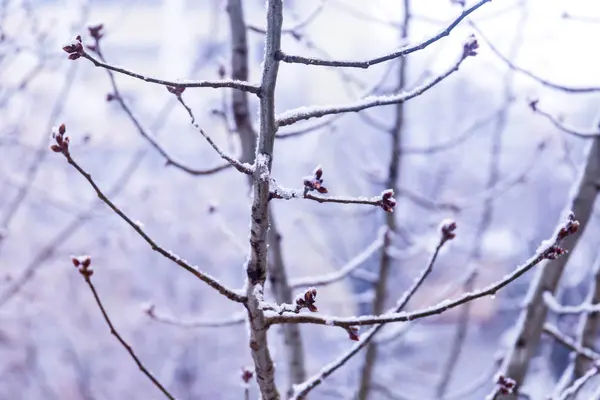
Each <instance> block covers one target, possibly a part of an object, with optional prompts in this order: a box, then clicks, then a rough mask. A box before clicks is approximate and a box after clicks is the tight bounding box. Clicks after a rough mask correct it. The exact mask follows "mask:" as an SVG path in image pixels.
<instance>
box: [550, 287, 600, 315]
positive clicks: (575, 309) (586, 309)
mask: <svg viewBox="0 0 600 400" xmlns="http://www.w3.org/2000/svg"><path fill="white" fill-rule="evenodd" d="M543 299H544V303H546V306H548V308H549V309H550V310H552V312H554V313H556V314H592V313H598V312H600V304H586V303H583V304H580V305H578V306H563V305H562V304H560V303H559V302H558V301H557V300H556V297H554V295H553V294H552V293H551V292H549V291H547V292H544V297H543Z"/></svg>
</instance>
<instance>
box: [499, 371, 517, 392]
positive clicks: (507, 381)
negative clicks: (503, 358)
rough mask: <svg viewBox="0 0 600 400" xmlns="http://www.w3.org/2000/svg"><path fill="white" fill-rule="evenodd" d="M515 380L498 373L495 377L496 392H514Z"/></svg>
mask: <svg viewBox="0 0 600 400" xmlns="http://www.w3.org/2000/svg"><path fill="white" fill-rule="evenodd" d="M516 384H517V383H516V382H515V381H514V379H511V378H507V377H505V376H504V375H501V374H499V375H498V376H497V377H496V385H498V392H499V393H500V394H502V395H509V394H512V393H514V391H515V386H516Z"/></svg>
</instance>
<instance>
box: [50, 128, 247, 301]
mask: <svg viewBox="0 0 600 400" xmlns="http://www.w3.org/2000/svg"><path fill="white" fill-rule="evenodd" d="M65 131H66V129H65V127H64V125H61V126H60V127H59V128H58V131H56V132H53V136H54V139H55V141H56V143H55V144H53V145H52V146H50V148H51V150H52V151H54V152H56V153H61V154H62V155H63V156H64V157H65V159H66V160H67V162H68V163H69V164H70V165H72V166H73V167H74V168H75V169H76V170H77V172H79V174H81V176H83V177H84V178H85V180H87V181H88V183H89V184H90V185H91V186H92V188H93V189H94V191H95V192H96V194H97V195H98V198H99V199H100V200H102V201H103V202H104V203H105V204H106V205H107V206H108V207H110V208H111V209H112V210H113V211H114V212H115V213H116V214H117V215H118V216H119V217H121V218H122V219H123V220H124V221H125V222H127V224H128V225H129V226H131V227H132V228H133V229H134V230H135V231H136V232H137V233H138V234H139V235H140V236H141V237H142V238H143V239H144V240H145V241H146V242H147V243H148V244H149V245H150V247H151V248H152V250H154V251H156V252H158V253H159V254H161V255H162V256H164V257H165V258H168V259H169V260H171V261H173V262H174V263H175V264H177V265H179V266H180V267H182V268H183V269H185V270H186V271H188V272H190V273H191V274H193V275H194V276H195V277H196V278H198V279H200V280H201V281H203V282H204V283H206V284H208V285H209V286H210V287H212V288H213V289H215V290H217V291H218V292H219V293H221V294H222V295H223V296H225V297H227V298H228V299H230V300H233V301H235V302H238V303H243V302H245V301H246V297H245V296H243V295H241V294H239V293H237V292H235V291H233V290H231V289H228V288H227V287H225V286H223V285H222V284H221V283H219V281H218V280H217V279H215V278H213V277H212V276H210V275H208V274H205V273H203V272H200V271H199V270H198V267H196V266H192V265H190V264H189V263H188V262H187V261H186V260H184V259H183V258H181V257H179V256H178V255H176V254H174V253H173V252H171V251H169V250H165V249H164V248H163V247H161V246H159V245H158V244H157V243H156V242H155V241H154V240H153V239H152V238H150V236H148V234H147V233H146V232H145V231H144V229H143V228H142V227H141V226H140V224H139V223H136V222H135V221H133V220H132V219H131V218H129V217H128V216H127V215H126V214H125V213H124V212H123V211H121V209H120V208H119V207H117V206H116V205H115V204H114V203H113V202H112V201H110V199H109V198H108V197H106V195H105V194H104V193H103V192H102V190H100V188H99V187H98V185H97V184H96V182H95V181H94V180H93V179H92V176H91V175H90V174H89V173H88V172H86V171H85V170H84V169H83V168H82V167H81V166H80V165H79V164H78V163H77V162H76V161H75V160H74V159H73V157H72V156H71V153H70V151H69V138H68V136H64V134H65Z"/></svg>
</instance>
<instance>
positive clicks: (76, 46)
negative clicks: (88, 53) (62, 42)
mask: <svg viewBox="0 0 600 400" xmlns="http://www.w3.org/2000/svg"><path fill="white" fill-rule="evenodd" d="M63 50H64V51H66V52H67V53H69V60H77V59H78V58H79V57H81V56H82V55H83V54H84V53H85V52H84V51H83V43H81V36H80V35H77V36H75V39H73V41H72V42H71V43H69V44H67V45H66V46H63Z"/></svg>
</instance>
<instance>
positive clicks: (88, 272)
mask: <svg viewBox="0 0 600 400" xmlns="http://www.w3.org/2000/svg"><path fill="white" fill-rule="evenodd" d="M71 261H72V262H73V265H74V266H75V268H77V270H78V271H79V273H80V274H81V276H83V279H84V280H85V282H86V283H87V285H88V286H89V288H90V290H91V292H92V294H93V295H94V300H95V301H96V304H97V305H98V308H99V309H100V312H101V313H102V316H103V317H104V321H106V324H107V325H108V327H109V328H110V333H111V334H112V335H113V336H114V337H115V338H117V340H118V341H119V343H120V344H121V346H123V348H125V350H127V352H128V353H129V355H130V356H131V358H132V359H133V361H135V363H136V364H137V366H138V368H139V369H140V371H142V373H143V374H144V375H146V377H148V379H150V381H151V382H152V384H153V385H154V386H156V387H157V388H158V389H159V390H160V391H161V392H162V393H163V394H164V395H165V396H166V397H167V398H168V399H169V400H175V397H174V396H173V395H172V394H171V393H169V391H168V390H167V389H166V388H165V387H164V386H163V385H162V384H161V383H160V382H159V381H158V379H156V377H155V376H154V375H153V374H152V373H151V372H150V371H149V370H148V368H146V366H145V365H144V364H143V363H142V361H141V360H140V359H139V357H138V356H137V355H136V354H135V352H134V351H133V348H132V347H131V345H129V343H127V342H126V341H125V339H123V337H122V336H121V335H120V334H119V332H118V331H117V329H116V328H115V327H114V325H113V323H112V321H111V320H110V317H109V316H108V313H107V312H106V309H105V308H104V305H103V304H102V301H101V300H100V296H99V295H98V292H97V290H96V287H95V286H94V284H93V283H92V275H93V274H94V270H93V269H92V265H91V264H92V259H91V257H90V256H87V255H86V256H78V257H72V258H71Z"/></svg>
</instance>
